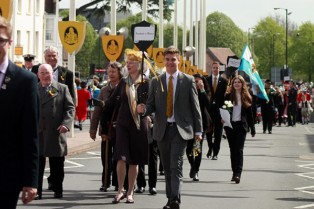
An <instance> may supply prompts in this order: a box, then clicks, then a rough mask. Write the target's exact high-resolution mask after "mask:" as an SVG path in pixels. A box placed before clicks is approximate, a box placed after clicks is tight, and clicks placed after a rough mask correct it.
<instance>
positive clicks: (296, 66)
mask: <svg viewBox="0 0 314 209" xmlns="http://www.w3.org/2000/svg"><path fill="white" fill-rule="evenodd" d="M291 40H292V45H291V48H290V55H291V56H289V57H291V58H292V61H291V62H290V63H291V65H290V66H291V67H292V69H293V78H294V79H295V80H299V79H300V80H306V81H312V79H313V77H312V75H313V73H314V24H313V23H311V22H305V23H303V24H302V25H301V26H300V27H299V29H298V30H297V31H294V33H293V34H292V38H291Z"/></svg>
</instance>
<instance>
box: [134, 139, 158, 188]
mask: <svg viewBox="0 0 314 209" xmlns="http://www.w3.org/2000/svg"><path fill="white" fill-rule="evenodd" d="M157 160H158V148H157V142H156V141H155V140H153V142H152V143H150V144H149V162H148V186H149V188H153V187H156V183H157ZM136 181H137V183H136V184H137V187H144V188H145V187H146V180H145V166H144V165H139V168H138V174H137V179H136Z"/></svg>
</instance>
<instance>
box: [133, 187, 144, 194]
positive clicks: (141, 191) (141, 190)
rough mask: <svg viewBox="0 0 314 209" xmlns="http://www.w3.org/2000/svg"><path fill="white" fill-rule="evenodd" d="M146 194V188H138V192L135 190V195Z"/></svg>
mask: <svg viewBox="0 0 314 209" xmlns="http://www.w3.org/2000/svg"><path fill="white" fill-rule="evenodd" d="M144 192H145V188H144V187H138V188H137V189H136V190H135V193H144Z"/></svg>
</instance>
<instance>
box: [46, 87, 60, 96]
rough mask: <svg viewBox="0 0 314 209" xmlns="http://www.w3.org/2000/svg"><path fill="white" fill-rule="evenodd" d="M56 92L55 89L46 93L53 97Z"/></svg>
mask: <svg viewBox="0 0 314 209" xmlns="http://www.w3.org/2000/svg"><path fill="white" fill-rule="evenodd" d="M57 92H58V90H57V89H55V88H52V89H50V90H49V91H48V93H49V95H50V96H53V95H55V94H56V93H57Z"/></svg>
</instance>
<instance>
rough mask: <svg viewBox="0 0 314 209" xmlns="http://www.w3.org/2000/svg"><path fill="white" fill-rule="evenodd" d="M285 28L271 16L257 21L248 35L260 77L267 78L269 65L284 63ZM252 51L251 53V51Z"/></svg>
mask: <svg viewBox="0 0 314 209" xmlns="http://www.w3.org/2000/svg"><path fill="white" fill-rule="evenodd" d="M285 37H286V36H285V28H284V27H283V26H282V25H281V24H279V23H278V22H276V21H275V20H274V19H273V18H272V17H266V18H264V19H262V20H260V21H259V22H258V24H257V25H256V26H255V30H254V32H253V34H251V36H250V43H251V44H250V46H251V47H250V48H251V50H252V51H253V52H254V61H256V60H258V62H257V70H258V71H259V74H260V75H261V77H262V78H269V76H270V69H271V67H276V66H277V67H283V65H284V64H285ZM253 52H252V53H253Z"/></svg>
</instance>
